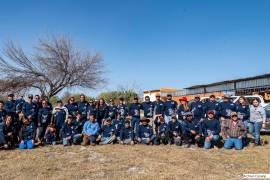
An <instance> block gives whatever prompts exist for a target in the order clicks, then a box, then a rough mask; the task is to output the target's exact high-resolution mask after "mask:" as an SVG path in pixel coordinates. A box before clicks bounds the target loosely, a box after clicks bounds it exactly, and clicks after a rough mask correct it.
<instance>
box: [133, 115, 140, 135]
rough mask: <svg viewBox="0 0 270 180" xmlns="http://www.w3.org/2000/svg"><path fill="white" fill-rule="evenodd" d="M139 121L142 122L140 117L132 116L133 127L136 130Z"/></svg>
mask: <svg viewBox="0 0 270 180" xmlns="http://www.w3.org/2000/svg"><path fill="white" fill-rule="evenodd" d="M139 123H140V118H137V117H132V120H131V127H132V128H133V130H135V132H136V129H137V127H138V126H139Z"/></svg>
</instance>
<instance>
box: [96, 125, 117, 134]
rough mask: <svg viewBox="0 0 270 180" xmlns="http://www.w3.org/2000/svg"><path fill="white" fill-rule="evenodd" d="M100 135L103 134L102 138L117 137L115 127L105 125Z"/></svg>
mask: <svg viewBox="0 0 270 180" xmlns="http://www.w3.org/2000/svg"><path fill="white" fill-rule="evenodd" d="M100 134H102V137H111V136H112V135H115V126H114V125H113V124H110V125H103V126H102V127H101V129H100Z"/></svg>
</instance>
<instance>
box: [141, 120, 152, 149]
mask: <svg viewBox="0 0 270 180" xmlns="http://www.w3.org/2000/svg"><path fill="white" fill-rule="evenodd" d="M140 122H141V124H140V125H139V127H138V130H137V142H138V143H139V144H146V145H152V144H153V142H154V140H155V135H154V133H153V128H152V126H150V125H149V122H150V119H147V118H142V119H141V120H140Z"/></svg>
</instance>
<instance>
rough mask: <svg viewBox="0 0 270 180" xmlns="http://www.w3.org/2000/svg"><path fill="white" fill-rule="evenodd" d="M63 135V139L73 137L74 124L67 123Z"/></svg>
mask: <svg viewBox="0 0 270 180" xmlns="http://www.w3.org/2000/svg"><path fill="white" fill-rule="evenodd" d="M61 133H62V138H66V137H69V136H71V137H73V135H74V134H73V129H72V123H71V124H68V123H67V122H65V123H64V125H63V127H62V130H61Z"/></svg>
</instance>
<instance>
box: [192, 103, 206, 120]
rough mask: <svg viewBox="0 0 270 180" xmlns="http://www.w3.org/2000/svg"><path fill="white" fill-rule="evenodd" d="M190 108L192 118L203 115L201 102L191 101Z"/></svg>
mask: <svg viewBox="0 0 270 180" xmlns="http://www.w3.org/2000/svg"><path fill="white" fill-rule="evenodd" d="M190 110H191V112H193V115H194V118H195V119H201V118H202V117H203V115H204V109H203V104H202V102H200V101H198V102H193V103H192V104H191V105H190Z"/></svg>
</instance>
